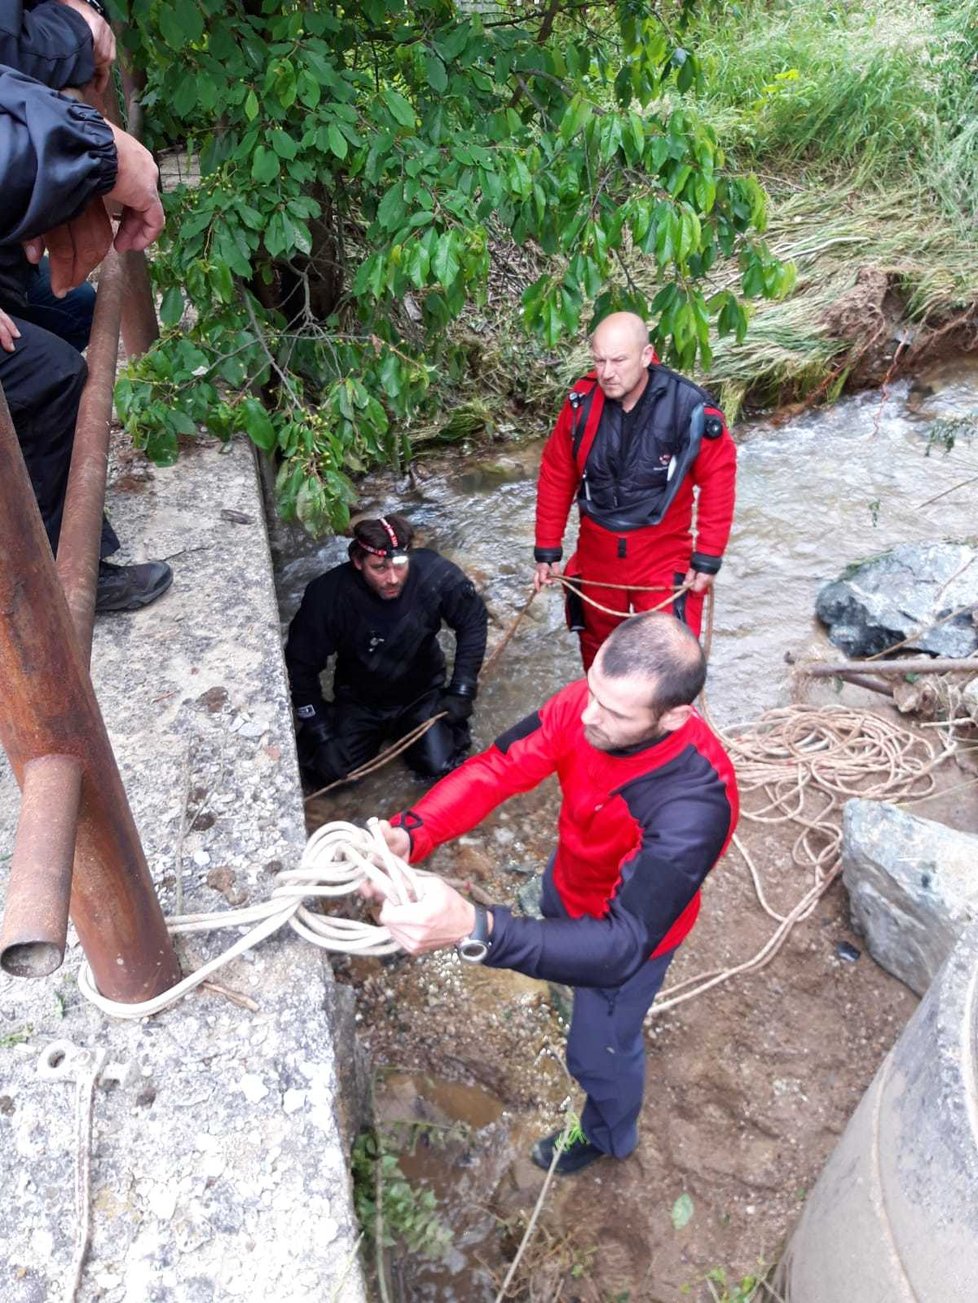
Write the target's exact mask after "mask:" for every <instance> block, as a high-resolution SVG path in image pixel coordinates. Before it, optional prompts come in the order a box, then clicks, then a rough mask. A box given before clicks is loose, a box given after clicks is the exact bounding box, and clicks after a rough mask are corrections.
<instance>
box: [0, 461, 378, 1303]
mask: <svg viewBox="0 0 978 1303" xmlns="http://www.w3.org/2000/svg"><path fill="white" fill-rule="evenodd" d="M110 511H111V514H112V518H113V522H114V523H115V525H116V528H117V530H118V532H119V535H120V537H121V538H122V540H123V546H124V548H125V550H126V554H128V555H126V554H123V555H122V557H121V559H133V560H141V559H145V558H147V557H167V558H168V559H170V561H171V564H172V566H173V569H174V573H175V580H174V585H173V588H172V589H171V591H170V592H169V593H168V594H167V595H166V596H165V597H163V598H162V599H161V600H160V601H159V602H157V603H156V604H155V605H154V606H152V607H150V608H149V609H147V610H146V611H143V612H141V613H139V614H137V615H135V616H133V615H124V616H109V617H102V618H100V619H99V620H98V621H97V624H96V636H95V646H94V650H93V678H94V681H95V688H96V692H97V693H98V697H99V701H100V703H101V705H102V709H103V713H104V715H105V718H106V723H107V725H108V729H109V733H110V736H111V738H112V742H113V745H114V746H115V749H116V755H117V758H118V761H119V765H120V768H121V770H122V776H123V781H124V783H125V786H126V790H127V792H128V793H129V799H130V802H131V804H132V807H133V812H134V815H135V818H136V822H137V825H138V827H139V830H140V835H141V837H142V839H143V845H144V847H145V850H146V854H147V858H148V859H149V863H150V868H151V870H152V873H153V877H154V881H155V882H156V883H157V887H158V890H159V892H160V896H161V899H162V902H163V907H164V909H165V910H166V912H167V913H174V912H177V908H178V904H179V901H180V900H181V899H182V908H183V909H184V910H185V911H188V912H189V911H205V910H216V909H223V908H227V907H228V906H229V905H230V904H238V903H243V902H244V901H246V900H247V901H252V900H258V899H262V898H264V897H265V896H266V895H267V893H268V890H269V889H270V886H271V881H272V874H273V873H274V872H275V871H276V870H277V869H278V868H279V867H281V866H283V865H287V864H292V863H295V862H296V861H297V859H298V856H299V854H300V853H301V850H302V847H303V845H304V842H305V832H304V825H303V811H302V801H301V791H300V787H299V781H298V773H297V769H296V763H295V751H294V744H293V736H292V726H291V712H290V708H289V704H288V694H287V691H286V684H285V676H284V668H283V664H282V657H281V642H280V631H279V622H278V614H277V608H276V601H275V592H274V588H273V583H272V575H271V569H270V562H269V556H268V543H267V538H266V533H265V526H264V519H263V513H262V504H261V500H260V495H259V490H258V483H257V477H256V473H255V466H254V460H253V457H252V451H251V447H250V445H248V444H247V443H235V444H232V445H230V446H229V447H222V446H220V445H218V444H213V443H208V442H201V443H200V444H197V445H195V446H194V447H192V448H191V449H189V450H188V451H187V452H186V453H185V454H184V455H183V456H182V457H181V460H180V462H179V463H178V465H177V466H175V467H173V468H169V469H156V468H152V467H150V466H148V465H146V464H145V463H143V462H142V461H141V460H139V459H133V458H132V457H131V456H126V455H125V454H123V455H122V457H121V459H120V464H119V465H118V466H116V467H114V487H113V488H112V489H110ZM0 766H2V768H0V855H6V854H7V853H9V850H10V848H11V845H12V840H13V831H14V827H15V823H16V817H17V810H18V805H19V801H18V793H17V790H16V785H15V784H14V782H13V779H12V777H11V775H10V773H9V770H8V769H7V767H6V764H5V762H4V761H3V759H2V756H0ZM5 876H6V875H5V874H2V869H0V890H2V888H3V887H4V886H5ZM230 935H236V934H230ZM225 944H229V940H228V937H222V936H221V934H214V936H213V937H212V938H207V939H201V940H197V939H191V940H189V941H187V942H186V943H185V944H184V943H181V945H182V948H181V958H182V960H183V963H184V967H185V969H190V968H193V967H196V966H197V965H198V964H199V962H201V960H202V958H204V957H205V956H206V955H209V954H211V953H217V952H218V951H219V950H220V949H222V948H223V946H224V945H225ZM79 958H80V955H79V951H78V948H77V947H74V948H73V949H72V951H71V953H70V955H69V958H68V960H67V962H66V964H65V966H64V968H63V969H62V970H61V972H59V973H57V974H55V975H54V976H53V977H51V978H47V979H44V980H42V981H38V982H26V981H18V980H13V979H9V978H6V977H0V1179H2V1181H3V1186H4V1190H5V1192H6V1198H5V1201H4V1202H5V1211H4V1216H3V1218H2V1219H0V1264H3V1265H0V1300H3V1301H4V1303H7V1300H10V1301H11V1303H21V1301H23V1303H28V1301H30V1303H34V1300H38V1301H39V1300H42V1299H48V1298H54V1297H57V1296H58V1295H59V1294H60V1293H61V1291H62V1290H63V1288H64V1285H65V1282H66V1281H67V1279H68V1277H69V1275H70V1264H71V1257H72V1242H73V1236H74V1233H75V1220H76V1219H75V1211H74V1163H75V1154H76V1149H77V1141H76V1120H75V1118H76V1103H75V1092H74V1090H73V1089H72V1088H71V1086H70V1084H69V1083H68V1082H67V1081H61V1080H53V1081H52V1080H46V1079H43V1078H42V1077H40V1076H39V1075H38V1072H37V1063H38V1059H39V1056H40V1054H41V1052H42V1050H43V1049H44V1047H45V1046H46V1045H47V1044H49V1043H50V1042H51V1041H52V1040H55V1039H58V1040H61V1039H66V1040H68V1041H70V1042H71V1043H72V1044H74V1045H75V1046H77V1047H80V1049H82V1050H84V1051H86V1052H87V1053H89V1054H94V1053H95V1052H96V1051H97V1050H102V1051H104V1052H105V1055H106V1057H107V1059H108V1061H109V1062H110V1063H113V1064H115V1065H117V1070H116V1073H115V1075H116V1078H117V1080H116V1081H115V1082H114V1083H107V1084H102V1085H99V1086H98V1087H97V1088H96V1092H95V1103H94V1128H93V1139H92V1172H91V1188H92V1196H93V1234H92V1246H91V1251H90V1254H89V1260H88V1265H87V1268H86V1271H85V1275H84V1278H83V1285H82V1288H81V1289H80V1291H79V1294H78V1297H79V1298H81V1299H95V1298H98V1299H101V1300H105V1303H123V1300H127V1301H129V1300H140V1301H143V1300H147V1301H148V1300H153V1301H154V1303H157V1301H159V1303H163V1301H167V1303H169V1301H170V1300H172V1301H173V1303H198V1301H199V1303H211V1301H212V1300H223V1299H232V1298H245V1299H259V1298H276V1299H281V1300H283V1301H286V1300H288V1301H291V1300H295V1301H296V1303H298V1301H299V1300H307V1299H308V1300H313V1299H315V1300H317V1303H318V1301H319V1300H324V1299H330V1298H342V1299H343V1300H344V1303H346V1301H347V1300H349V1301H350V1303H357V1301H358V1300H360V1299H362V1298H363V1285H362V1280H361V1276H360V1271H359V1266H358V1262H357V1257H356V1242H357V1235H358V1228H357V1226H356V1223H355V1220H354V1218H353V1214H352V1207H351V1198H350V1186H349V1176H348V1161H347V1154H346V1150H345V1142H346V1140H348V1138H349V1134H350V1132H351V1131H352V1129H353V1127H354V1125H355V1123H356V1121H357V1118H356V1116H355V1113H356V1109H357V1102H356V1101H357V1099H358V1098H359V1097H360V1094H359V1091H358V1087H357V1084H356V1081H354V1082H353V1083H352V1084H351V1085H350V1086H348V1087H347V1088H346V1090H344V1089H343V1088H342V1087H341V1084H340V1081H339V1077H338V1065H342V1066H343V1068H344V1071H347V1070H350V1069H355V1067H356V1065H357V1052H356V1049H355V1045H354V1042H353V1038H352V1011H351V1010H350V1008H349V1007H348V1005H347V1002H346V999H345V998H344V997H345V995H346V993H345V992H344V991H343V990H342V989H341V988H338V987H336V986H334V984H333V981H332V975H331V973H330V969H329V965H328V963H327V962H326V961H325V959H324V958H323V956H322V952H320V951H316V950H314V949H313V948H312V947H310V946H308V945H307V944H306V943H304V942H302V941H300V940H299V939H298V938H297V937H295V936H294V935H293V934H291V933H290V934H289V935H288V936H284V937H282V938H281V939H275V940H272V941H270V942H266V943H264V945H263V946H262V947H261V948H260V949H259V950H258V951H256V952H254V954H253V956H251V957H249V959H248V961H239V962H238V963H237V964H235V965H234V966H232V967H231V968H229V969H227V970H225V971H224V972H223V973H222V974H221V976H220V979H219V980H221V981H222V982H223V983H224V984H225V985H227V986H228V987H230V988H233V990H235V991H238V992H240V993H241V994H243V995H245V996H247V997H248V998H250V999H251V1000H253V1001H254V1002H255V1003H256V1004H257V1005H258V1012H252V1011H250V1010H248V1009H243V1008H240V1007H238V1006H237V1005H235V1004H233V1003H232V1002H231V1001H229V1000H227V999H225V998H222V997H220V996H215V995H211V994H195V995H192V996H190V997H189V998H188V999H187V1000H185V1001H184V1002H183V1003H182V1004H180V1005H178V1006H177V1007H176V1008H174V1009H173V1010H171V1011H169V1012H167V1013H164V1014H161V1015H159V1016H158V1017H156V1018H155V1019H152V1020H150V1021H148V1022H143V1023H133V1024H130V1023H114V1022H107V1021H105V1020H103V1018H102V1016H101V1015H100V1014H99V1013H97V1012H96V1011H95V1010H93V1009H92V1008H90V1007H89V1006H87V1005H86V1004H84V1003H83V1002H82V1001H81V998H80V996H79V994H78V990H77V986H76V984H75V980H74V979H75V973H76V971H77V967H78V962H79ZM341 1042H342V1047H341V1044H340V1043H341ZM347 1105H349V1108H347V1107H346V1106H347Z"/></svg>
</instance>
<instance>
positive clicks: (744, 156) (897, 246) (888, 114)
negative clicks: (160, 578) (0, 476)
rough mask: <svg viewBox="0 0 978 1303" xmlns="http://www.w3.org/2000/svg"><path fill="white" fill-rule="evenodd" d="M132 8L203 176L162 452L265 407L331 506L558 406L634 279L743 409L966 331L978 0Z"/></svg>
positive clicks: (162, 409) (296, 508) (320, 506)
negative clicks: (586, 334) (955, 0)
mask: <svg viewBox="0 0 978 1303" xmlns="http://www.w3.org/2000/svg"><path fill="white" fill-rule="evenodd" d="M117 4H118V7H119V8H120V10H122V11H123V12H124V14H125V16H126V18H127V20H128V22H129V24H130V26H129V30H128V33H127V37H126V43H127V44H128V46H129V48H130V52H131V55H132V58H133V60H134V62H135V64H136V66H137V67H138V68H139V69H141V70H142V71H143V72H144V73H145V75H146V78H147V87H146V91H145V93H144V96H143V102H144V105H145V109H146V123H147V131H148V134H149V137H150V140H151V143H152V144H153V145H154V146H156V147H157V148H162V147H167V146H169V147H173V146H176V145H179V146H180V147H181V149H182V150H184V151H185V153H186V155H187V157H188V159H189V158H194V159H195V160H198V161H199V165H200V172H201V180H200V184H199V185H196V184H192V185H182V186H179V187H177V189H176V190H174V191H173V193H172V194H170V195H169V196H168V200H167V206H168V214H169V224H168V228H167V232H166V234H165V236H164V239H163V241H162V243H161V246H160V249H159V252H158V254H157V256H156V258H155V265H154V276H155V279H156V282H157V285H158V287H159V289H160V291H161V293H162V310H161V318H162V322H163V326H164V334H163V338H162V340H161V342H160V344H159V346H158V347H157V348H155V349H154V350H153V351H152V352H151V353H150V354H148V355H147V356H146V357H145V358H143V359H141V360H140V361H139V362H138V363H136V364H135V365H134V366H132V367H131V368H130V369H129V371H128V373H127V374H126V375H124V376H123V378H122V379H121V380H120V382H119V385H118V389H117V405H118V408H119V411H120V414H121V416H122V417H123V419H124V420H125V422H126V424H127V427H128V428H129V429H130V431H131V432H132V433H133V434H134V436H135V437H136V438H137V440H139V441H141V442H142V444H143V445H144V446H145V447H146V448H147V451H148V452H149V454H150V455H151V456H153V457H154V458H156V459H157V460H160V461H164V462H165V461H171V460H173V459H174V458H175V457H176V456H177V452H178V447H179V440H180V438H181V437H183V436H191V435H193V434H194V433H195V432H196V430H197V429H198V428H200V427H202V426H203V427H204V428H206V429H207V430H208V431H210V432H211V433H213V434H216V435H218V436H219V437H222V438H226V437H230V435H231V434H233V433H234V432H236V431H241V430H243V431H246V432H247V433H248V434H249V435H250V437H251V438H252V439H253V440H254V442H255V443H256V444H257V445H258V446H259V447H260V448H261V449H263V450H264V451H265V452H267V453H269V454H270V455H271V456H272V457H273V459H274V461H275V464H276V466H277V467H278V490H279V497H280V503H281V506H282V510H283V512H284V513H285V514H286V515H287V516H294V517H297V518H298V519H299V520H301V521H303V522H304V523H305V524H306V525H307V527H309V528H310V529H312V530H314V531H320V530H322V529H324V528H326V527H327V526H332V527H334V528H339V527H342V526H343V525H344V524H345V521H346V519H347V514H348V510H349V507H350V505H351V503H352V501H353V499H354V496H355V494H354V489H353V484H352V477H353V476H355V475H356V474H357V473H358V472H360V471H362V470H364V469H366V468H368V467H369V466H370V465H374V464H377V463H378V462H380V463H387V464H391V465H393V466H395V467H398V466H400V465H402V464H403V463H404V462H406V461H407V460H408V459H410V458H411V457H412V456H415V455H417V453H418V452H419V451H421V450H423V449H424V448H425V447H426V446H427V445H429V444H430V443H432V442H437V441H445V442H455V441H457V440H464V439H467V438H469V437H471V436H478V435H479V434H481V433H483V432H496V433H505V432H506V430H507V429H509V428H513V427H514V426H515V427H516V428H518V429H520V430H526V429H528V428H529V429H530V430H532V431H534V432H537V431H539V430H540V429H541V428H542V426H543V424H544V423H545V422H546V421H547V420H548V419H549V418H550V417H551V416H552V412H553V408H554V405H555V402H556V400H557V398H558V395H559V392H560V388H561V386H562V385H563V383H564V382H565V381H566V379H567V378H568V376H569V375H570V374H571V373H573V372H574V371H575V370H578V369H580V368H581V367H582V366H584V365H586V352H585V350H584V348H583V343H582V340H581V332H582V329H583V328H584V327H585V326H586V325H587V324H588V323H589V322H590V321H592V320H593V318H594V317H595V316H596V315H600V314H602V313H603V312H605V311H607V310H608V309H610V308H614V307H633V308H635V309H636V310H637V311H640V312H642V313H644V314H646V315H647V316H648V317H649V319H650V320H652V321H653V322H654V323H655V325H654V334H655V341H656V344H657V347H658V349H659V351H660V353H661V354H662V356H663V357H664V358H665V359H666V360H668V361H671V362H672V363H674V364H676V365H678V366H679V367H681V368H683V369H686V370H693V371H697V372H698V374H699V375H700V377H701V378H704V379H705V380H706V381H707V382H708V383H710V384H711V385H713V386H714V387H716V388H717V389H719V391H720V394H721V397H722V401H723V403H724V406H725V407H726V408H727V411H728V414H729V415H731V416H734V415H736V413H737V411H738V409H739V408H740V406H741V405H742V404H743V403H744V402H745V401H749V402H750V403H751V404H752V405H753V406H755V407H756V406H761V405H773V404H776V403H784V402H791V401H795V400H801V401H805V402H812V401H831V400H832V399H833V398H835V397H836V396H837V395H838V393H839V392H841V390H842V389H843V388H844V386H845V385H847V384H852V383H859V382H866V381H868V380H872V379H874V378H875V379H878V378H879V376H880V375H881V374H882V373H883V371H885V370H886V368H887V366H888V365H889V363H890V362H891V361H892V360H893V359H894V353H896V355H897V360H902V361H906V360H907V359H908V358H910V357H913V356H914V355H915V354H917V353H918V352H919V351H920V350H921V349H922V348H924V347H926V346H927V345H928V342H929V341H930V340H931V339H933V338H935V337H939V338H943V339H945V340H947V341H948V342H953V340H954V339H955V338H956V335H955V332H956V331H958V332H959V336H958V337H960V338H964V337H965V334H964V332H965V331H966V330H967V328H968V327H969V326H970V329H971V331H972V332H973V329H974V318H975V315H976V307H975V305H976V302H978V256H976V255H978V234H976V230H975V226H974V220H973V202H974V199H973V197H974V194H975V193H976V191H978V77H976V68H978V0H966V3H964V4H963V5H952V4H951V3H948V2H947V0H930V2H928V0H871V3H869V4H867V5H858V6H855V5H845V4H841V3H839V0H805V3H789V0H742V3H740V4H734V5H718V4H706V5H699V6H697V5H694V4H692V3H688V2H685V3H681V2H680V0H667V2H666V3H665V4H663V5H659V6H657V7H654V8H653V7H652V6H650V5H647V4H644V3H642V2H641V0H617V3H605V4H598V5H588V6H580V5H578V4H576V3H572V0H553V2H552V3H546V4H538V3H534V2H533V0H512V2H508V0H500V2H499V3H496V4H493V5H488V6H487V5H467V4H458V5H453V4H451V3H448V0H424V2H423V3H420V4H414V5H407V4H406V3H403V0H369V2H368V3H366V4H363V5H358V6H347V5H343V4H340V3H326V2H324V0H320V2H319V3H317V4H314V5H308V6H305V7H299V6H282V5H279V4H274V3H272V2H271V0H266V2H265V3H262V2H261V0H241V4H240V5H238V4H235V5H232V4H230V3H229V2H228V0H177V3H175V4H164V3H162V2H161V0H117ZM476 11H481V12H476ZM755 178H759V179H760V182H762V183H763V189H762V186H761V184H759V182H758V180H757V179H755ZM765 192H766V195H767V196H768V198H766V197H765ZM762 232H763V233H764V237H763V238H762ZM796 271H797V284H796V283H795V279H796ZM791 290H793V292H791V293H790V294H789V291H791ZM440 413H444V415H440Z"/></svg>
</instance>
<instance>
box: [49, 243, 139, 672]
mask: <svg viewBox="0 0 978 1303" xmlns="http://www.w3.org/2000/svg"><path fill="white" fill-rule="evenodd" d="M122 287H123V267H122V263H121V261H120V259H119V255H118V254H117V253H115V251H114V250H110V251H109V253H108V254H107V255H106V257H105V261H104V262H103V263H102V271H101V273H100V275H99V286H98V294H97V296H96V299H95V319H94V321H93V322H92V337H91V340H90V341H89V345H88V379H87V381H86V382H85V388H84V391H83V393H82V396H81V402H80V403H79V405H78V420H77V422H76V424H75V441H74V444H73V445H72V450H71V470H70V471H69V474H68V490H67V492H66V494H65V509H64V517H63V520H62V524H61V537H60V539H59V541H58V578H59V579H60V580H61V586H62V588H63V589H64V592H65V597H66V598H67V599H68V609H69V610H70V611H71V618H72V620H73V621H74V624H75V632H76V634H77V635H78V643H79V646H80V647H81V649H82V654H83V656H84V658H85V663H86V664H87V663H88V661H89V658H90V656H91V652H92V630H93V627H94V624H95V593H96V589H97V586H98V563H99V543H100V539H101V532H102V513H103V512H104V510H105V479H106V475H107V473H108V468H109V431H110V428H111V422H112V391H113V388H114V386H115V369H116V361H117V359H118V355H119V315H120V311H121V305H122Z"/></svg>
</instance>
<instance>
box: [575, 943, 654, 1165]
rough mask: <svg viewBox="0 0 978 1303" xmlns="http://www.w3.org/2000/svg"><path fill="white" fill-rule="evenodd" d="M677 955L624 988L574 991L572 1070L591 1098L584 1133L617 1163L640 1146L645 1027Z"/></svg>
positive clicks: (649, 963)
mask: <svg viewBox="0 0 978 1303" xmlns="http://www.w3.org/2000/svg"><path fill="white" fill-rule="evenodd" d="M675 953H676V952H675V950H670V951H669V953H668V954H666V955H661V956H660V957H659V958H657V959H648V960H646V962H645V963H644V964H643V965H642V967H641V968H640V969H639V970H638V972H637V973H635V975H634V976H633V977H630V978H629V979H628V981H627V982H624V983H623V984H622V985H621V986H615V987H604V988H601V989H598V988H597V987H580V986H579V987H575V988H574V1013H573V1015H572V1017H571V1025H570V1031H569V1032H568V1034H567V1068H568V1071H569V1072H570V1074H571V1076H572V1077H574V1078H575V1080H576V1081H577V1082H578V1083H579V1084H580V1087H581V1089H582V1090H583V1091H585V1092H586V1094H587V1102H586V1103H585V1105H584V1112H583V1113H582V1114H581V1128H582V1129H583V1131H584V1134H585V1135H586V1136H587V1138H588V1140H590V1142H591V1144H592V1145H596V1146H597V1147H598V1149H603V1150H604V1152H605V1153H606V1154H613V1155H614V1157H615V1158H627V1156H628V1155H629V1154H630V1153H631V1152H632V1150H633V1149H634V1148H635V1146H636V1145H637V1144H638V1116H639V1113H641V1111H642V1096H643V1095H644V1093H645V1033H644V1030H643V1024H644V1021H645V1015H646V1014H647V1013H648V1011H649V1009H650V1007H651V1005H652V1001H653V1000H654V999H655V997H656V995H657V994H658V992H659V988H660V987H661V986H662V981H663V978H664V977H665V975H666V969H667V968H668V967H669V965H670V963H671V962H672V957H673V955H674V954H675Z"/></svg>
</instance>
